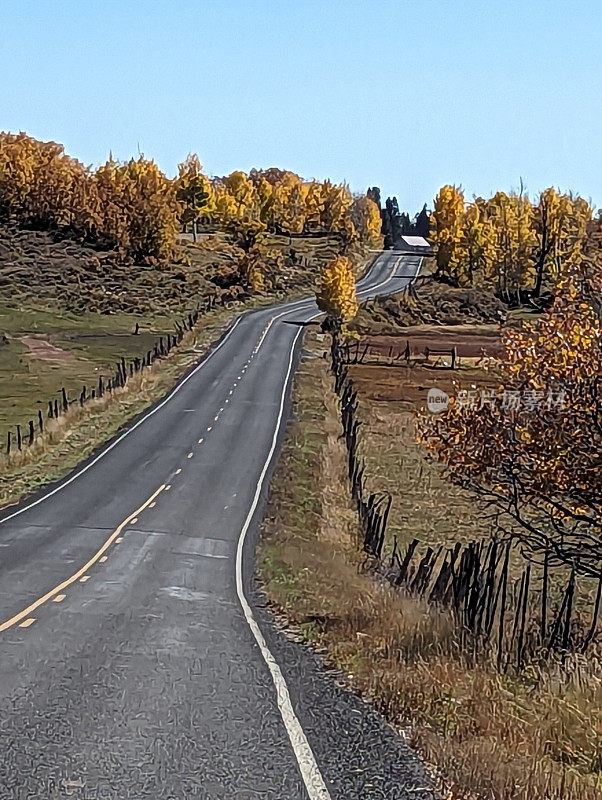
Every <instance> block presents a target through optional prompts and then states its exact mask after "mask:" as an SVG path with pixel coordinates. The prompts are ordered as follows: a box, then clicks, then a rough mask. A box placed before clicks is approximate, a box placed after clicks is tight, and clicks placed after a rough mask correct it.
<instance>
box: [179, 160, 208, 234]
mask: <svg viewBox="0 0 602 800" xmlns="http://www.w3.org/2000/svg"><path fill="white" fill-rule="evenodd" d="M176 197H177V198H178V202H179V203H180V205H181V210H180V222H181V224H182V225H183V226H184V228H186V226H187V225H191V226H192V233H193V237H194V240H195V241H196V232H197V223H198V221H199V219H201V218H202V217H209V216H211V214H212V212H213V211H214V209H215V200H214V197H213V190H212V187H211V182H210V181H209V178H208V177H207V176H206V175H204V174H203V165H202V164H201V162H200V160H199V157H198V156H197V155H195V154H190V155H189V156H188V157H187V159H186V161H183V162H182V163H181V164H178V177H177V178H176Z"/></svg>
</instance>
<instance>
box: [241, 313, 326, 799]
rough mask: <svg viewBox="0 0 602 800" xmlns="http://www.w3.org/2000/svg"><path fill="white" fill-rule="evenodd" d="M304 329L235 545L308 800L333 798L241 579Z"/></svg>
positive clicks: (249, 615) (251, 621)
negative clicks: (247, 544) (254, 515)
mask: <svg viewBox="0 0 602 800" xmlns="http://www.w3.org/2000/svg"><path fill="white" fill-rule="evenodd" d="M316 316H317V315H316ZM302 330H303V329H302V328H299V330H298V331H297V335H296V336H295V338H294V339H293V344H292V347H291V353H290V357H289V362H288V370H287V373H286V378H285V379H284V386H283V389H282V395H281V399H280V409H279V411H278V418H277V420H276V427H275V429H274V436H273V437H272V445H271V447H270V451H269V453H268V457H267V459H266V462H265V464H264V465H263V469H262V471H261V474H260V476H259V481H258V483H257V489H256V490H255V496H254V497H253V502H252V503H251V508H250V509H249V513H248V514H247V518H246V519H245V522H244V525H243V527H242V530H241V532H240V537H239V539H238V546H237V548H236V593H237V595H238V599H239V601H240V605H241V607H242V610H243V614H244V616H245V619H246V621H247V624H248V626H249V628H250V629H251V632H252V633H253V636H254V637H255V641H256V642H257V644H258V646H259V650H260V652H261V655H262V657H263V660H264V661H265V663H266V665H267V667H268V669H269V671H270V674H271V676H272V681H273V682H274V687H275V688H276V696H277V702H278V710H279V711H280V716H281V717H282V721H283V723H284V727H285V728H286V732H287V734H288V738H289V739H290V742H291V746H292V748H293V752H294V754H295V758H296V759H297V764H298V765H299V771H300V772H301V777H302V778H303V783H304V784H305V788H306V789H307V794H308V797H309V800H330V793H329V791H328V789H327V788H326V784H325V782H324V778H323V777H322V773H321V772H320V768H319V767H318V763H317V761H316V758H315V756H314V754H313V751H312V749H311V746H310V744H309V742H308V741H307V736H306V735H305V731H304V730H303V728H302V726H301V723H300V722H299V719H298V718H297V715H296V714H295V711H294V709H293V705H292V702H291V698H290V694H289V690H288V686H287V685H286V681H285V679H284V676H283V674H282V671H281V669H280V667H279V666H278V663H277V662H276V659H275V658H274V656H273V655H272V653H271V651H270V649H269V648H268V646H267V644H266V641H265V639H264V638H263V634H262V632H261V629H260V628H259V625H258V624H257V621H256V620H255V617H254V616H253V611H252V610H251V606H250V605H249V602H248V600H247V598H246V596H245V592H244V587H243V578H242V554H243V546H244V543H245V539H246V536H247V531H248V530H249V526H250V524H251V520H252V518H253V514H254V513H255V510H256V508H257V504H258V503H259V498H260V496H261V490H262V488H263V483H264V480H265V477H266V474H267V471H268V468H269V465H270V462H271V460H272V456H273V455H274V450H275V449H276V443H277V441H278V433H279V431H280V423H281V421H282V412H283V410H284V402H285V398H286V392H287V389H288V382H289V378H290V374H291V370H292V366H293V356H294V352H295V345H296V344H297V339H298V338H299V336H300V335H301V331H302Z"/></svg>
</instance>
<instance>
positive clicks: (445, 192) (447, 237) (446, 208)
mask: <svg viewBox="0 0 602 800" xmlns="http://www.w3.org/2000/svg"><path fill="white" fill-rule="evenodd" d="M464 209H465V206H464V193H463V192H462V190H461V189H459V188H458V187H457V186H450V185H446V186H442V187H441V189H440V190H439V193H438V194H437V197H436V198H435V204H434V209H433V214H432V227H433V232H432V238H433V240H434V241H435V242H436V244H437V273H438V275H439V276H445V277H447V278H450V279H451V280H454V281H458V272H459V259H460V255H461V254H460V253H459V252H458V247H459V245H460V242H461V239H462V218H463V215H464Z"/></svg>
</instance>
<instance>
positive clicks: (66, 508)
mask: <svg viewBox="0 0 602 800" xmlns="http://www.w3.org/2000/svg"><path fill="white" fill-rule="evenodd" d="M419 265H420V259H419V258H417V257H411V256H410V257H400V256H399V255H398V254H395V253H384V254H383V255H381V256H380V257H378V258H377V259H376V261H375V262H374V264H373V266H372V268H371V269H370V270H369V272H368V274H367V275H366V277H365V278H364V279H363V280H362V281H361V282H360V283H359V284H358V290H359V294H360V297H362V298H364V299H365V298H367V297H370V296H373V295H375V294H380V293H390V292H394V291H400V290H401V289H403V288H404V286H406V285H407V283H408V282H409V281H410V280H411V279H412V278H413V277H414V275H415V274H416V272H417V270H418V269H419ZM317 315H318V311H317V309H316V307H315V304H314V303H313V301H310V300H303V301H296V302H293V303H287V304H284V305H281V306H278V307H273V308H270V309H262V310H259V311H255V312H252V313H248V314H245V315H243V316H241V317H239V318H237V320H236V321H235V322H234V324H233V325H232V326H231V328H230V329H229V330H228V332H227V333H226V335H225V336H224V337H223V338H222V340H221V341H220V342H219V343H218V344H217V345H216V347H215V348H214V350H213V351H212V352H211V354H210V355H209V356H208V357H207V358H205V359H204V360H203V361H202V362H201V363H200V364H198V365H197V366H196V367H195V368H194V369H193V370H191V371H190V372H189V373H188V375H186V376H185V377H184V378H183V380H182V381H180V383H179V384H178V385H177V386H176V387H175V389H174V390H173V391H172V392H171V393H170V394H169V395H168V396H167V397H166V398H165V399H164V400H162V401H161V402H159V403H157V404H156V405H155V406H154V407H153V408H151V409H150V410H149V411H148V412H146V413H145V414H143V415H142V416H141V417H140V418H139V419H137V420H136V421H135V422H134V423H133V424H131V425H130V426H129V427H128V428H127V429H126V430H125V431H124V432H123V433H121V434H120V435H118V436H117V437H116V438H115V439H114V440H113V441H111V442H110V443H109V444H108V445H107V446H105V447H104V448H103V449H102V450H101V451H100V452H99V453H98V454H97V455H94V456H93V457H91V458H90V459H89V460H88V461H87V462H85V463H84V464H83V465H82V466H81V467H80V468H78V469H77V470H75V472H74V473H73V474H71V475H70V476H68V477H67V478H66V479H65V480H63V481H62V482H61V483H59V484H58V485H56V486H54V487H51V488H49V489H47V490H46V491H44V492H42V493H40V494H39V495H38V496H36V497H34V498H32V499H31V500H29V501H26V502H24V503H22V504H20V505H19V506H17V507H15V508H13V509H10V510H7V511H6V512H5V513H4V515H3V516H2V517H0V620H3V621H2V622H1V623H0V631H1V632H2V660H1V663H0V697H1V699H0V715H1V716H0V718H1V719H2V724H0V750H2V752H3V758H2V760H1V761H0V797H2V798H4V797H6V798H21V797H23V798H26V797H27V798H29V797H40V798H42V797H43V798H46V797H66V796H71V797H76V798H85V799H86V800H88V798H89V799H90V800H92V798H94V799H96V798H147V797H148V798H159V797H161V798H163V797H165V798H174V799H175V798H196V797H199V798H212V799H213V798H230V797H232V798H241V799H242V798H249V800H250V798H274V800H276V798H282V799H283V798H309V800H328V798H333V800H334V799H335V798H342V797H345V798H350V797H358V798H359V797H362V798H364V797H365V798H372V797H388V798H394V797H406V796H408V797H409V796H410V794H407V792H411V796H412V797H414V798H416V797H422V796H424V797H426V796H430V794H422V795H421V794H420V793H418V794H417V792H420V791H423V792H427V789H426V788H424V784H425V780H424V776H423V773H422V770H421V769H420V765H419V764H418V763H417V762H416V761H415V759H414V758H413V756H412V755H411V753H410V752H409V751H407V750H406V749H405V748H403V746H401V745H400V743H399V742H398V741H396V737H394V736H392V735H391V733H390V732H388V731H387V730H386V729H385V728H384V726H383V725H382V723H381V722H380V720H377V719H376V718H375V717H374V716H373V715H371V714H370V713H369V712H368V710H367V709H363V708H361V707H358V705H357V701H355V700H354V699H353V698H351V697H349V696H347V695H346V694H345V693H343V692H341V691H340V690H339V689H337V688H336V686H335V685H334V683H333V682H332V681H329V682H326V683H325V682H324V678H323V676H321V675H320V674H319V670H318V669H317V665H315V664H313V663H310V662H311V656H310V655H309V654H307V653H306V652H303V651H302V650H301V649H299V648H297V649H295V648H293V649H291V647H292V646H291V645H290V644H289V643H283V642H282V641H280V640H281V639H282V637H280V640H279V637H277V636H276V635H275V634H274V632H273V630H272V626H271V624H270V622H269V620H268V619H267V617H266V615H265V613H264V612H263V611H262V610H261V609H257V604H256V603H255V602H254V601H253V598H254V596H253V592H254V587H253V580H252V578H253V574H252V573H253V557H252V556H253V553H252V549H253V544H254V541H253V540H254V536H253V533H255V532H256V529H257V525H258V523H259V521H260V519H261V513H262V510H263V508H264V505H265V499H266V492H267V485H268V483H269V477H270V474H271V472H272V470H273V468H274V464H275V459H276V455H277V451H278V447H279V444H280V441H281V437H282V433H283V430H282V429H283V425H282V423H283V420H284V419H285V417H286V412H287V403H288V394H289V391H290V381H291V375H292V373H293V371H294V367H295V364H296V362H297V360H298V357H299V350H300V334H301V331H302V327H301V323H305V322H307V321H309V320H310V319H312V318H314V317H316V316H317ZM291 323H292V324H291ZM295 323H297V324H295ZM258 617H260V619H259V621H258ZM279 653H280V656H279V655H278V654H279ZM316 693H317V694H316ZM312 697H313V698H314V699H313V701H310V699H309V698H312ZM317 697H319V698H320V699H319V700H317V699H316V698H317ZM316 702H317V703H319V706H318V707H316V705H315V703H316ZM318 711H319V712H320V713H318ZM358 715H359V716H358ZM362 737H363V738H362ZM371 737H372V739H374V740H375V741H377V742H378V743H379V747H380V748H381V749H382V753H381V755H380V756H379V757H378V758H376V759H375V756H374V753H373V752H372V751H370V750H368V751H367V752H363V749H364V748H365V747H366V742H368V741H370V740H371ZM316 753H318V755H316ZM341 758H342V759H343V761H341ZM354 761H355V762H356V763H357V764H358V767H357V770H356V769H355V768H354V769H351V770H350V764H351V763H353V762H354ZM379 775H380V778H379V777H378V776H379ZM383 776H384V783H383V780H382V779H383ZM379 781H380V783H379ZM421 787H422V788H421ZM356 791H357V792H359V793H357V794H356ZM381 791H384V792H385V794H380V793H379V792H381ZM342 792H344V794H343V793H342Z"/></svg>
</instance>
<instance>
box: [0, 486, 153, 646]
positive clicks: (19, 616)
mask: <svg viewBox="0 0 602 800" xmlns="http://www.w3.org/2000/svg"><path fill="white" fill-rule="evenodd" d="M164 488H165V484H162V485H161V486H159V488H158V489H157V490H156V491H155V492H153V494H151V496H150V497H149V498H148V500H145V502H144V503H143V504H142V505H141V506H140V508H137V509H136V511H134V512H133V513H132V514H130V515H129V517H126V519H124V520H123V522H122V523H121V524H120V525H119V526H118V527H117V528H115V530H114V531H113V533H112V534H111V535H110V536H109V538H108V539H107V540H106V542H105V543H104V544H103V545H102V547H100V549H99V550H97V551H96V553H94V555H93V556H92V558H91V559H90V560H89V561H87V562H86V563H85V564H84V566H83V567H81V568H80V569H78V570H77V572H75V573H74V574H73V575H72V576H71V577H70V578H67V579H66V580H64V581H63V582H62V583H59V585H58V586H55V587H54V589H51V590H50V591H49V592H46V594H45V595H43V597H39V598H38V599H37V600H35V601H34V602H33V603H32V604H31V605H29V606H27V608H24V609H23V611H19V613H18V614H15V616H14V617H11V618H10V619H7V620H6V622H3V623H1V624H0V631H6V630H8V629H9V628H12V626H13V625H16V624H17V623H18V622H21V620H22V619H24V618H25V617H28V616H29V615H30V614H31V612H32V611H35V609H36V608H39V607H40V606H41V605H43V604H44V603H46V602H47V601H48V600H50V599H52V598H53V597H55V595H57V594H60V592H62V591H63V589H66V588H67V586H70V585H71V584H72V583H74V582H75V581H76V580H78V579H80V578H81V577H82V576H83V575H85V573H86V572H87V571H88V570H89V569H90V567H91V566H93V565H94V564H95V563H96V562H97V561H99V560H100V558H101V556H102V555H103V553H104V552H105V551H106V550H107V549H108V548H109V547H110V546H111V544H112V543H113V542H114V541H115V539H117V537H118V536H119V534H120V533H121V531H122V530H123V529H124V528H125V526H126V525H129V524H130V523H131V522H133V520H134V519H136V518H137V515H138V514H140V513H141V512H142V511H144V509H145V508H146V507H147V506H149V505H150V504H151V503H152V502H153V500H154V499H155V497H157V495H158V494H160V493H161V492H162V491H163V489H164ZM33 622H34V619H32V620H31V622H30V621H29V620H26V622H25V623H22V624H21V626H20V627H23V628H25V627H28V626H29V625H31V624H32V623H33Z"/></svg>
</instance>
